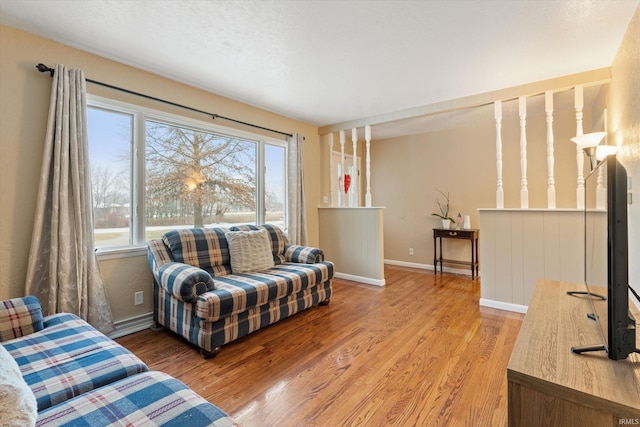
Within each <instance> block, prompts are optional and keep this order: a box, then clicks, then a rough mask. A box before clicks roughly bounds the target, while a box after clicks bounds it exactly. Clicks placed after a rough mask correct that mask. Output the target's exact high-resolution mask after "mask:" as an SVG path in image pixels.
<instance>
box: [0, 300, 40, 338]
mask: <svg viewBox="0 0 640 427" xmlns="http://www.w3.org/2000/svg"><path fill="white" fill-rule="evenodd" d="M43 328H44V325H43V323H42V308H41V307H40V302H39V301H38V298H36V297H34V296H26V297H22V298H13V299H10V300H5V301H1V302H0V342H3V341H9V340H12V339H14V338H20V337H23V336H25V335H29V334H32V333H34V332H38V331H41V330H42V329H43Z"/></svg>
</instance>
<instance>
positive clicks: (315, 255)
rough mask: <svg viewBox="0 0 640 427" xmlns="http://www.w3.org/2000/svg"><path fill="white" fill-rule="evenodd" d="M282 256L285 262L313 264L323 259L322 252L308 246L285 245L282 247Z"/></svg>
mask: <svg viewBox="0 0 640 427" xmlns="http://www.w3.org/2000/svg"><path fill="white" fill-rule="evenodd" d="M284 258H285V262H299V263H302V264H315V263H316V262H322V261H324V252H322V249H318V248H312V247H310V246H299V245H287V246H285V248H284Z"/></svg>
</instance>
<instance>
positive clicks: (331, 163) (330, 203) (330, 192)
mask: <svg viewBox="0 0 640 427" xmlns="http://www.w3.org/2000/svg"><path fill="white" fill-rule="evenodd" d="M335 178H336V177H335V176H334V175H333V132H331V133H330V134H329V206H331V207H333V195H334V193H333V186H334V180H335Z"/></svg>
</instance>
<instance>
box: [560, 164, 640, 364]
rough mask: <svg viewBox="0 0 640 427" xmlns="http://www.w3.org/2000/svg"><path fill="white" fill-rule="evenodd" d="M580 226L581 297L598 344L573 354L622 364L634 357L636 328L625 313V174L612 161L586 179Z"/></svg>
mask: <svg viewBox="0 0 640 427" xmlns="http://www.w3.org/2000/svg"><path fill="white" fill-rule="evenodd" d="M605 193H606V194H605ZM584 225H585V227H584V233H585V234H584V238H585V241H584V252H585V257H584V262H585V269H584V270H585V284H586V287H587V288H586V289H587V292H586V293H583V294H586V297H587V299H588V300H589V301H590V304H591V305H590V307H591V312H590V313H588V316H589V317H590V318H591V319H593V320H594V322H595V323H596V327H597V328H598V329H599V331H600V336H601V339H602V342H601V343H594V345H590V346H583V347H572V348H571V351H573V352H574V353H584V352H589V351H606V352H607V355H608V357H609V358H610V359H613V360H621V359H626V358H627V357H628V356H629V354H631V353H633V352H637V351H638V349H637V347H636V323H635V319H634V317H633V315H632V314H631V311H630V309H629V304H630V298H629V292H630V290H631V288H630V286H629V256H628V240H629V231H628V226H627V172H626V170H625V168H624V167H623V166H622V165H621V164H620V162H619V161H618V160H617V159H616V157H615V156H613V155H611V156H608V157H606V158H605V159H604V160H603V161H601V162H599V163H598V164H597V165H596V167H595V168H594V170H593V171H591V173H589V174H588V175H587V177H586V178H585V210H584ZM605 293H606V294H605Z"/></svg>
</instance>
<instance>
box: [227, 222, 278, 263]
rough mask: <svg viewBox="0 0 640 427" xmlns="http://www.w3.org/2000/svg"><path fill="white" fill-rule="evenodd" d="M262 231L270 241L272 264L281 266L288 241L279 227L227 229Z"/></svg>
mask: <svg viewBox="0 0 640 427" xmlns="http://www.w3.org/2000/svg"><path fill="white" fill-rule="evenodd" d="M263 229H264V230H267V231H268V232H269V239H270V240H271V252H272V253H273V262H274V263H275V264H276V265H278V264H282V263H283V262H285V257H284V251H285V246H286V245H288V244H289V239H288V238H287V236H286V234H284V231H282V229H281V228H280V227H278V226H276V225H273V224H263V225H254V224H244V225H236V226H233V227H231V228H229V231H251V230H263Z"/></svg>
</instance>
